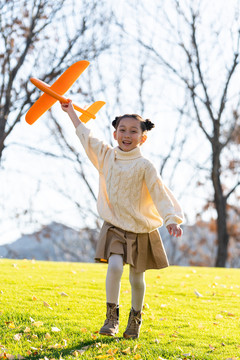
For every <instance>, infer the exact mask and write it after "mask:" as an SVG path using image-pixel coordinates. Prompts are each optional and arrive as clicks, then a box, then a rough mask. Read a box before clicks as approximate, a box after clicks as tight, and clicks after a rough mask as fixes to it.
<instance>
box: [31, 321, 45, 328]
mask: <svg viewBox="0 0 240 360" xmlns="http://www.w3.org/2000/svg"><path fill="white" fill-rule="evenodd" d="M32 326H35V327H41V326H43V322H42V321H35V322H33V323H32Z"/></svg>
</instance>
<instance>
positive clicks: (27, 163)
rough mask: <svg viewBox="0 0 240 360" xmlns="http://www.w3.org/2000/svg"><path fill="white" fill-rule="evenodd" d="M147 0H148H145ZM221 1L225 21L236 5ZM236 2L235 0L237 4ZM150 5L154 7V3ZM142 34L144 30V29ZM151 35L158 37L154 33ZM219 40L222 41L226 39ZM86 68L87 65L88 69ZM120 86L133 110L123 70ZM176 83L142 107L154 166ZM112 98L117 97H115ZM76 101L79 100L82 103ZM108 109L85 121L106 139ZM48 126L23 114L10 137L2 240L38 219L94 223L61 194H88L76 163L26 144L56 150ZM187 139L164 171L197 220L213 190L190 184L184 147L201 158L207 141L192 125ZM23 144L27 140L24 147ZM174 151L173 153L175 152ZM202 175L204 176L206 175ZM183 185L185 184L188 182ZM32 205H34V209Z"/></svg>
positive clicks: (146, 150)
mask: <svg viewBox="0 0 240 360" xmlns="http://www.w3.org/2000/svg"><path fill="white" fill-rule="evenodd" d="M147 3H148V4H149V2H147ZM220 3H221V5H223V6H224V21H226V22H227V21H228V17H229V18H230V17H231V16H232V11H233V9H234V8H235V7H236V1H233V0H230V1H228V2H227V3H226V2H225V1H223V0H220V1H216V0H214V1H212V2H211V3H210V4H209V2H208V6H209V12H208V13H209V16H211V14H212V13H214V11H215V9H216V4H218V6H219V4H220ZM239 3H240V2H239V1H238V2H237V4H238V6H239ZM124 4H125V2H124V1H122V2H121V5H122V7H119V3H118V8H117V11H118V15H119V18H122V17H123V16H124V14H125V12H124V9H125V5H124ZM165 4H166V3H165ZM112 5H113V8H115V6H116V2H113V3H112ZM219 8H220V7H219ZM115 10H116V9H115ZM149 10H150V11H152V9H149ZM206 21H207V20H206ZM127 24H130V25H129V31H133V32H134V31H135V30H134V29H135V28H134V25H133V24H134V22H133V21H132V22H127ZM151 25H152V26H153V25H154V24H148V29H149V28H150V30H151ZM143 36H147V35H146V34H145V35H144V34H143ZM160 36H161V34H160ZM154 41H158V39H155V40H154ZM222 41H223V43H224V39H223V40H222ZM134 52H135V53H136V54H138V49H135V50H134ZM137 61H138V59H137V58H136V64H137ZM101 62H102V65H104V66H102V69H104V67H105V68H106V70H104V71H103V74H102V75H103V76H104V77H105V78H107V77H108V76H114V72H112V73H111V74H110V72H109V71H108V69H109V68H111V67H114V64H112V59H111V58H107V59H106V58H104V57H103V58H102V59H100V63H101ZM97 65H98V64H97V63H94V62H93V63H91V65H90V66H91V67H96V66H97ZM128 66H129V69H125V74H126V72H127V71H130V72H131V73H132V74H134V71H136V69H134V63H133V64H132V65H131V64H130V61H129V64H128ZM87 71H88V69H87V70H86V72H87ZM125 76H126V75H125ZM86 80H87V75H86V77H85V75H83V76H81V78H80V79H79V80H78V82H79V83H80V84H82V83H83V82H84V81H86ZM105 81H106V80H105ZM155 81H156V79H154V78H152V77H151V78H149V79H147V85H146V86H147V87H148V88H149V89H151V88H153V89H154V87H155V86H158V85H156V82H155ZM162 84H163V82H161V86H162ZM122 86H123V87H124V86H125V89H127V90H128V91H125V107H124V112H125V113H128V112H132V113H133V112H136V111H134V110H135V106H136V103H137V100H136V95H135V97H134V100H132V99H133V93H134V91H135V89H134V84H129V82H128V81H127V76H126V79H123V82H122ZM149 89H148V91H149ZM176 89H177V88H176V87H175V84H174V83H172V84H171V85H167V84H166V82H165V83H164V86H163V88H162V89H161V91H162V99H159V102H158V106H156V105H155V106H154V107H153V106H152V104H151V103H149V106H147V110H146V111H147V115H146V116H147V117H150V118H151V119H152V120H153V121H154V122H155V124H156V129H155V130H154V131H152V132H151V133H149V139H148V140H147V142H146V143H145V144H144V145H143V147H142V152H143V154H144V155H145V156H147V157H149V158H151V160H152V161H153V162H154V163H155V165H156V167H158V168H160V166H161V155H162V156H164V155H166V154H167V151H168V149H169V144H170V143H171V141H172V139H173V131H174V129H175V127H176V125H177V122H178V121H179V118H178V117H177V116H176V113H174V112H173V111H172V110H170V106H169V104H168V100H167V99H166V97H165V96H164V95H165V94H169V93H171V95H172V96H173V97H176V98H177V97H178V96H179V94H178V92H177V90H176ZM109 91H113V96H116V93H115V92H114V89H109ZM160 93H161V92H160ZM129 94H130V95H129ZM72 96H73V100H74V101H75V102H76V103H79V101H78V98H77V95H75V94H73V95H72ZM153 98H154V94H153ZM129 99H130V100H129ZM95 100H105V99H104V98H101V99H95ZM112 101H113V102H115V98H114V99H113V100H112ZM154 101H155V104H156V103H157V102H156V99H153V102H154ZM79 105H80V106H82V104H79ZM111 111H112V106H111V103H110V102H108V103H107V104H106V105H105V107H104V109H102V110H101V111H100V112H99V114H98V115H97V120H95V121H90V122H89V123H88V126H89V127H90V128H92V130H93V131H94V132H95V133H97V134H98V135H99V137H101V138H102V139H104V140H106V141H109V136H108V134H106V132H105V129H104V124H105V123H106V121H109V113H111ZM54 113H55V115H56V116H57V117H58V119H61V122H62V123H63V124H64V129H65V131H66V133H67V135H68V136H69V137H70V138H71V142H72V144H73V145H74V146H75V147H76V148H78V149H79V151H80V152H82V149H81V145H80V144H79V142H78V139H77V138H76V135H75V131H74V128H73V126H72V124H71V123H70V121H69V120H68V119H67V117H66V114H64V113H63V112H62V111H61V109H60V107H59V105H58V104H56V105H55V106H54ZM116 115H119V114H116ZM114 117H115V114H114ZM102 119H103V120H102ZM52 129H53V127H52V126H51V122H50V119H49V116H48V114H45V115H44V116H43V117H42V118H41V119H39V120H38V121H37V122H36V123H35V124H34V125H32V126H30V125H28V124H27V123H26V122H25V119H24V118H22V119H21V122H20V123H19V124H18V125H17V126H16V129H15V131H14V132H13V135H12V136H11V138H10V140H9V144H10V146H9V148H8V149H7V150H6V161H4V163H3V169H1V170H0V183H1V188H0V197H1V199H2V201H1V204H0V219H1V220H0V244H4V243H8V242H12V241H14V240H16V239H17V238H18V237H20V236H21V234H24V233H31V232H33V231H36V230H38V229H39V228H40V227H41V225H44V224H48V223H50V222H52V221H59V222H64V223H65V224H66V225H68V226H72V227H74V228H79V227H81V226H84V225H88V226H91V227H92V226H93V224H92V219H91V217H89V216H88V217H86V216H85V215H84V214H83V213H81V212H79V211H78V209H77V208H76V207H75V206H73V202H72V200H71V199H68V198H66V196H64V195H63V193H68V194H71V197H72V198H73V199H74V197H76V198H78V199H81V204H82V206H83V207H84V206H85V205H87V204H85V201H86V199H85V198H84V191H86V190H85V188H84V186H83V185H82V184H81V183H79V179H78V178H77V176H76V175H75V172H74V171H73V170H74V164H73V163H72V162H71V161H68V160H64V159H62V158H59V159H54V158H51V157H46V156H43V155H40V154H38V155H36V152H35V151H33V150H32V149H30V148H31V147H32V148H36V147H38V148H40V149H42V150H43V151H44V150H45V151H53V152H55V153H58V152H59V148H58V147H57V146H56V143H55V140H54V136H53V134H52ZM180 136H181V137H182V138H184V136H186V137H188V136H189V137H190V136H192V135H190V133H188V130H187V129H185V133H184V134H179V138H180ZM188 141H189V145H188V149H187V150H186V151H185V153H184V154H183V156H184V158H185V162H183V163H182V165H181V168H180V169H179V170H178V169H177V170H176V173H175V174H174V179H172V178H171V171H172V170H171V166H170V167H168V168H167V170H166V172H165V173H164V176H165V177H166V181H167V183H168V185H169V184H170V185H171V186H172V187H171V188H173V190H174V193H175V194H176V196H177V197H178V198H179V199H180V202H181V201H182V203H183V204H184V210H185V213H186V214H187V218H188V223H192V222H194V220H195V215H196V213H197V212H199V211H200V209H201V207H202V206H203V204H204V199H205V197H206V196H209V194H211V190H210V189H209V194H206V190H205V189H201V188H200V189H198V191H197V193H196V191H195V192H194V187H193V184H191V181H190V180H191V176H193V173H192V172H191V171H192V170H191V171H190V166H189V165H190V164H188V161H187V158H188V153H187V152H188V151H189V152H191V154H192V155H194V154H196V156H197V157H198V159H199V160H200V159H201V160H202V161H204V160H205V159H208V148H207V146H206V147H204V148H201V144H202V143H203V141H204V137H203V134H202V133H201V132H200V131H199V130H198V129H197V128H196V129H195V134H194V136H193V137H192V138H190V139H188ZM115 145H116V144H115ZM25 146H27V148H26V147H25ZM159 147H161V152H160V156H159V151H157V152H156V149H159ZM199 149H200V151H199ZM174 156H176V154H175V155H174ZM84 161H85V166H86V168H88V169H89V170H87V171H89V173H90V174H91V183H92V185H93V186H94V188H95V190H96V192H97V172H96V171H95V169H93V168H92V166H91V165H90V167H89V166H88V165H87V164H88V160H87V158H86V157H85V160H84ZM195 175H196V174H195ZM200 180H203V181H204V179H200ZM187 185H188V188H186V186H187ZM193 192H194V193H193ZM33 209H34V211H32V210H33ZM94 211H95V209H94ZM24 214H25V215H24ZM23 215H24V216H23Z"/></svg>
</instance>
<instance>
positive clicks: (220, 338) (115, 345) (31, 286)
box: [0, 260, 240, 360]
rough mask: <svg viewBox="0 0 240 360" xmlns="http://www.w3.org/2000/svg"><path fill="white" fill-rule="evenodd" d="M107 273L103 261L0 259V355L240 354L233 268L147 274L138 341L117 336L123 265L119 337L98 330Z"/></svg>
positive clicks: (125, 293) (238, 294)
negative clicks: (61, 261) (109, 335)
mask: <svg viewBox="0 0 240 360" xmlns="http://www.w3.org/2000/svg"><path fill="white" fill-rule="evenodd" d="M106 270H107V266H106V265H104V264H83V263H53V262H32V261H17V260H0V354H1V355H0V359H7V358H9V359H11V358H13V356H12V357H11V356H10V355H14V357H15V358H17V356H19V355H21V356H22V357H24V358H26V359H44V358H45V360H46V359H47V358H48V359H76V358H79V359H110V360H114V359H146V360H157V359H161V358H163V359H173V360H177V359H178V360H180V359H196V360H200V359H202V360H203V359H204V360H205V359H221V360H225V359H240V287H239V284H240V270H239V269H216V268H192V267H186V268H185V267H169V268H167V269H164V270H160V271H156V270H150V271H147V272H146V282H147V291H146V296H145V306H144V315H143V324H142V328H141V334H140V337H139V339H137V340H125V339H124V338H123V337H122V333H123V331H124V330H125V326H126V323H127V318H128V312H129V309H130V301H131V291H130V290H131V289H130V285H129V282H128V267H127V266H126V267H125V269H124V274H123V277H122V287H121V299H120V300H121V302H120V332H119V336H118V337H117V338H109V337H102V336H100V335H99V334H98V333H97V331H98V330H99V328H100V327H101V326H102V324H103V322H104V320H105V312H106V309H105V275H106ZM195 290H197V291H198V292H199V293H200V294H201V295H202V296H201V297H198V296H197V295H196V294H195V293H194V291H195ZM63 292H64V293H65V294H67V295H68V296H63V295H61V293H63ZM44 301H45V302H46V303H48V304H49V307H47V306H45V305H44V303H43V302H44ZM33 321H35V323H34V322H33ZM36 325H39V326H36ZM54 327H55V328H58V329H59V330H60V331H57V332H55V331H52V330H53V329H52V328H54ZM16 335H17V336H16ZM17 339H19V340H17ZM77 350H81V351H80V352H79V351H77Z"/></svg>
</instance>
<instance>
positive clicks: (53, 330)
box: [51, 326, 61, 332]
mask: <svg viewBox="0 0 240 360" xmlns="http://www.w3.org/2000/svg"><path fill="white" fill-rule="evenodd" d="M51 330H52V332H58V331H61V330H60V329H58V328H57V327H56V326H53V327H52V329H51Z"/></svg>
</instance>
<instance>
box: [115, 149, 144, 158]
mask: <svg viewBox="0 0 240 360" xmlns="http://www.w3.org/2000/svg"><path fill="white" fill-rule="evenodd" d="M114 150H115V158H116V159H118V160H133V159H137V158H139V157H141V156H142V154H141V150H140V148H139V146H137V147H136V148H135V149H133V150H131V151H122V150H121V149H120V148H119V147H118V146H117V147H115V148H114Z"/></svg>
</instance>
